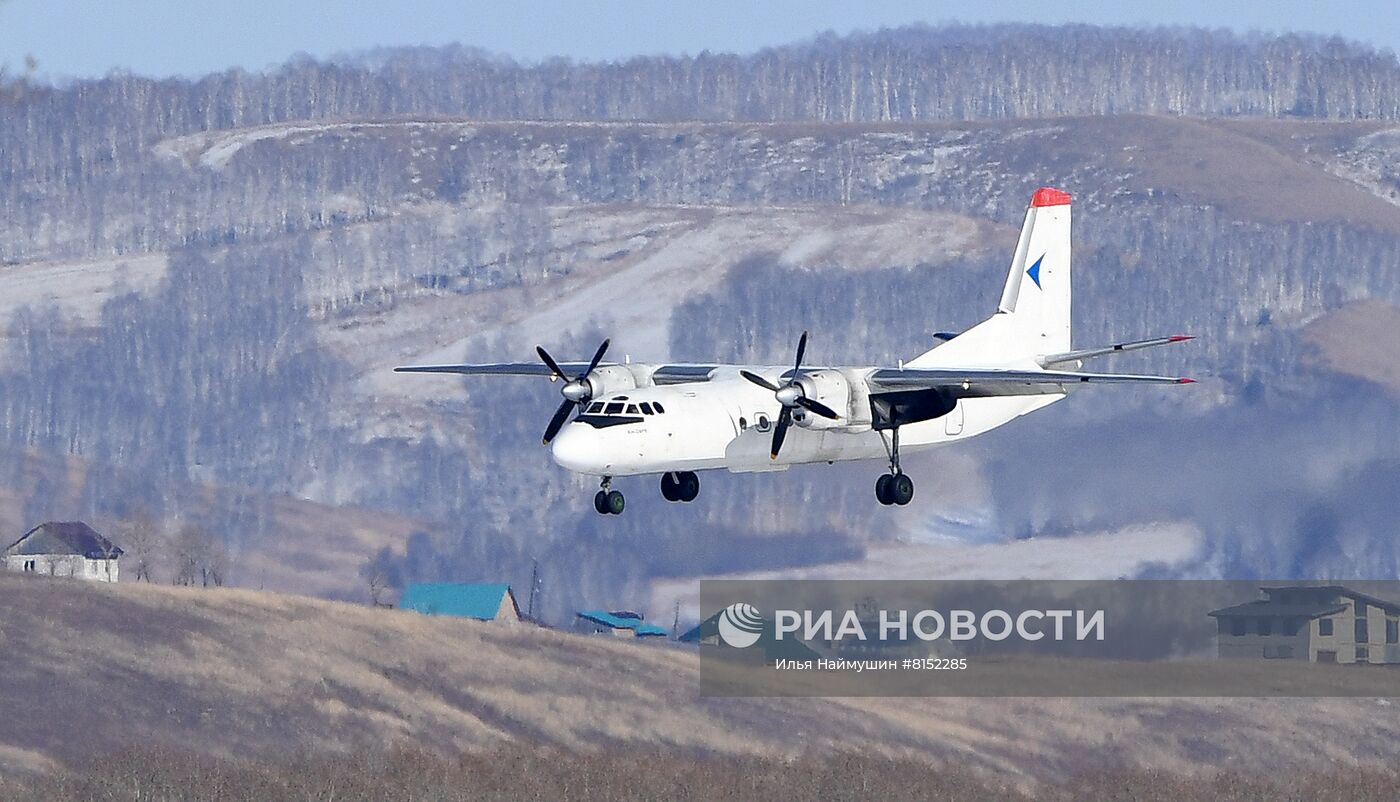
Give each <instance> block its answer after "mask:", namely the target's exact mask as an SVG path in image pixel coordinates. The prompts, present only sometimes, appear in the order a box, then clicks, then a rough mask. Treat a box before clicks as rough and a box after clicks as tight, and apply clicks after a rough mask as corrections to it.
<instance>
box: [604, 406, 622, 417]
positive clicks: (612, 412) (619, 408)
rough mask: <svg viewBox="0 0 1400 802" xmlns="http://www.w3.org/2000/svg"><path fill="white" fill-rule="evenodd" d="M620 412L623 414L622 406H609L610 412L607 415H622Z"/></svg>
mask: <svg viewBox="0 0 1400 802" xmlns="http://www.w3.org/2000/svg"><path fill="white" fill-rule="evenodd" d="M620 412H622V404H619V403H612V404H608V412H607V414H609V415H616V414H618V413H620Z"/></svg>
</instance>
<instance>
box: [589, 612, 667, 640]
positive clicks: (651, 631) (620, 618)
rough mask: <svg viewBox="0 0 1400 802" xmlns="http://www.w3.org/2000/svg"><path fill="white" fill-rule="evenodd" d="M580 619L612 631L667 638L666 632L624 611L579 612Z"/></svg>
mask: <svg viewBox="0 0 1400 802" xmlns="http://www.w3.org/2000/svg"><path fill="white" fill-rule="evenodd" d="M578 617H579V618H583V619H587V620H589V621H592V622H593V623H595V624H601V625H602V626H605V627H608V628H610V629H630V630H632V631H633V632H635V633H636V634H637V635H639V636H643V637H645V636H652V637H656V636H660V637H663V638H664V637H666V630H664V629H662V628H661V627H658V626H657V625H655V624H648V623H646V622H644V621H643V620H642V617H641V616H639V615H637V614H636V613H630V612H626V611H622V612H620V613H610V612H608V611H607V610H579V611H578Z"/></svg>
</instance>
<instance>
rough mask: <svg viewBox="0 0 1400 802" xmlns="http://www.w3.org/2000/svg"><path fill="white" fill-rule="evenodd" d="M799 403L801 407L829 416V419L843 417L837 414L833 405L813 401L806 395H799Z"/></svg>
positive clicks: (824, 416)
mask: <svg viewBox="0 0 1400 802" xmlns="http://www.w3.org/2000/svg"><path fill="white" fill-rule="evenodd" d="M797 405H798V406H799V407H802V408H803V409H807V410H810V411H812V412H815V413H817V414H818V415H821V416H822V417H823V418H827V419H829V420H836V419H837V418H839V417H841V416H840V415H837V414H836V413H835V412H833V411H832V409H831V407H829V406H827V405H826V404H823V403H821V402H820V401H813V400H812V399H810V398H808V397H807V396H805V395H804V396H799V397H798V399H797Z"/></svg>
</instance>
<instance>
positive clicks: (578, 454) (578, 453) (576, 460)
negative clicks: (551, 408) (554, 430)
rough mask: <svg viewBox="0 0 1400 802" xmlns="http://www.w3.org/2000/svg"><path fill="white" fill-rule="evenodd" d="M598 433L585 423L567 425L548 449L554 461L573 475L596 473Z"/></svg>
mask: <svg viewBox="0 0 1400 802" xmlns="http://www.w3.org/2000/svg"><path fill="white" fill-rule="evenodd" d="M598 446H599V443H598V432H597V430H595V429H594V428H593V427H592V426H589V425H588V424H586V423H569V424H566V425H565V426H564V430H563V431H562V432H560V433H559V436H557V437H555V438H554V442H553V444H552V445H551V446H550V448H551V449H552V450H553V454H554V461H555V462H557V463H559V465H560V466H562V467H564V468H567V469H569V470H571V471H574V472H575V473H593V472H596V469H597V467H598V466H597V462H598V456H599V448H598Z"/></svg>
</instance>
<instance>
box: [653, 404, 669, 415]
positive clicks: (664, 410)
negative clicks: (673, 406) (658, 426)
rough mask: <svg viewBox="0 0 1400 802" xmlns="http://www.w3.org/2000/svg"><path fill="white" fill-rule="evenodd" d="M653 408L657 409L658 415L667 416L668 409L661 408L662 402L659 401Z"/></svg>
mask: <svg viewBox="0 0 1400 802" xmlns="http://www.w3.org/2000/svg"><path fill="white" fill-rule="evenodd" d="M652 406H653V407H655V408H656V414H658V415H665V414H666V408H665V407H663V406H661V402H660V401H657V402H656V403H654V404H652Z"/></svg>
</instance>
